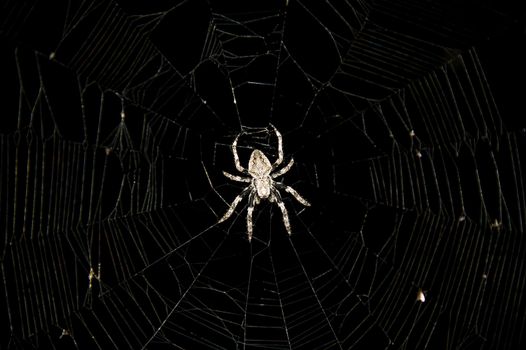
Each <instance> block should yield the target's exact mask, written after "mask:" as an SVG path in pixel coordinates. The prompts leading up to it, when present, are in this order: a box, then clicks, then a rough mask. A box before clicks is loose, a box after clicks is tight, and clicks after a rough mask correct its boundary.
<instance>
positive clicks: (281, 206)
mask: <svg viewBox="0 0 526 350" xmlns="http://www.w3.org/2000/svg"><path fill="white" fill-rule="evenodd" d="M270 201H271V202H276V204H277V205H278V207H279V209H280V210H281V216H282V218H283V225H285V229H286V230H287V233H288V234H289V236H290V235H291V234H292V230H291V228H290V221H289V213H288V211H287V208H285V203H283V201H282V200H281V195H280V194H279V192H278V191H277V190H274V191H273V195H272V198H271V199H270Z"/></svg>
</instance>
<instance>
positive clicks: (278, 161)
mask: <svg viewBox="0 0 526 350" xmlns="http://www.w3.org/2000/svg"><path fill="white" fill-rule="evenodd" d="M270 126H271V127H272V128H273V129H274V133H275V134H276V137H277V138H278V159H276V161H275V162H274V164H272V168H273V169H274V168H276V167H278V166H279V165H280V164H281V163H282V162H283V138H282V137H281V133H280V132H279V131H278V129H276V127H275V126H274V125H272V124H270Z"/></svg>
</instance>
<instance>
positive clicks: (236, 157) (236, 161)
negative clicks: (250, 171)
mask: <svg viewBox="0 0 526 350" xmlns="http://www.w3.org/2000/svg"><path fill="white" fill-rule="evenodd" d="M239 136H241V134H239V135H237V136H236V139H235V140H234V142H233V143H232V153H233V154H234V164H235V165H236V169H237V171H239V172H240V173H243V174H246V173H247V170H246V169H245V168H243V167H242V166H241V162H240V161H239V155H238V154H237V140H238V139H239Z"/></svg>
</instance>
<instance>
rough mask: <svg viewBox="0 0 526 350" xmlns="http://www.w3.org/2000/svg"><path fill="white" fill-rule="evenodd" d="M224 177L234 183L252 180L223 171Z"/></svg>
mask: <svg viewBox="0 0 526 350" xmlns="http://www.w3.org/2000/svg"><path fill="white" fill-rule="evenodd" d="M223 175H225V176H226V177H227V178H229V179H230V180H232V181H237V182H247V183H249V182H251V181H252V180H251V179H250V178H248V177H243V176H238V175H232V174H230V173H227V172H226V171H223Z"/></svg>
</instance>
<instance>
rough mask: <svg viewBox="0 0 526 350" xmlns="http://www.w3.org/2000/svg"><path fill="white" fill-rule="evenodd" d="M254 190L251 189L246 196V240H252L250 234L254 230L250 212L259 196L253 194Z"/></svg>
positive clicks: (252, 211)
mask: <svg viewBox="0 0 526 350" xmlns="http://www.w3.org/2000/svg"><path fill="white" fill-rule="evenodd" d="M255 194H256V191H255V190H252V191H251V192H250V195H249V197H248V209H247V234H248V241H249V242H250V241H252V235H253V232H254V225H253V223H252V214H253V213H254V208H255V206H256V205H258V204H259V198H258V197H257V196H255Z"/></svg>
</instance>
